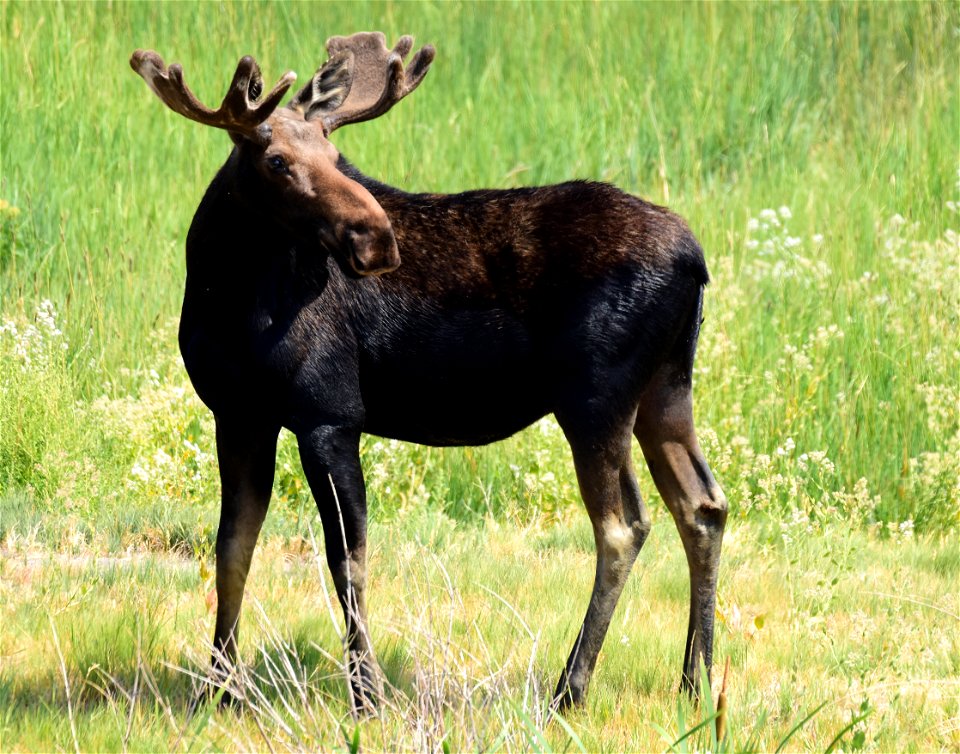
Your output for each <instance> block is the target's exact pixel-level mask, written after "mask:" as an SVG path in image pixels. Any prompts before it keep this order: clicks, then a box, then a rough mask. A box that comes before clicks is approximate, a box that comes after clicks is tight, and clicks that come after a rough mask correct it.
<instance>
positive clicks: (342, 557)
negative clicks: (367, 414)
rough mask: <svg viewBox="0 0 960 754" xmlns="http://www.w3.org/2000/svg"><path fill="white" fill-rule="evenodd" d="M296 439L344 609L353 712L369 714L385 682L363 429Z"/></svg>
mask: <svg viewBox="0 0 960 754" xmlns="http://www.w3.org/2000/svg"><path fill="white" fill-rule="evenodd" d="M297 439H298V441H299V444H300V458H301V460H302V462H303V470H304V471H305V472H306V475H307V481H308V482H309V484H310V489H311V491H312V492H313V496H314V498H315V499H316V501H317V509H318V510H319V512H320V521H321V523H322V524H323V539H324V544H325V547H326V553H327V565H328V566H329V568H330V573H331V575H332V576H333V583H334V586H335V587H336V590H337V597H338V599H339V600H340V606H341V607H342V608H343V616H344V623H345V624H346V643H347V671H348V673H349V677H350V691H351V704H352V711H353V713H354V714H355V715H357V714H361V713H370V712H373V711H374V709H375V708H376V705H377V701H378V699H379V698H380V697H381V696H382V685H381V681H380V670H379V667H378V666H377V660H376V656H375V655H374V652H373V645H372V644H371V642H370V634H369V632H368V631H367V606H366V583H367V573H366V542H367V494H366V488H365V486H364V482H363V471H362V470H361V467H360V454H359V445H360V431H359V430H355V429H348V428H342V427H330V426H323V427H319V428H317V429H314V430H313V431H311V432H307V433H301V434H298V435H297Z"/></svg>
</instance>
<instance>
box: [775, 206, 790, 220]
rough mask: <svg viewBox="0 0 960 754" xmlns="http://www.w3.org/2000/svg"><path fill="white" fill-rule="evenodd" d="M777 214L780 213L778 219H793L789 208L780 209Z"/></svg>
mask: <svg viewBox="0 0 960 754" xmlns="http://www.w3.org/2000/svg"><path fill="white" fill-rule="evenodd" d="M778 212H779V213H780V217H782V218H783V219H784V220H789V219H790V218H791V217H793V213H792V212H791V211H790V208H789V207H786V206H784V207H781V208H780V209H779V210H778Z"/></svg>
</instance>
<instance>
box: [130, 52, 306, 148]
mask: <svg viewBox="0 0 960 754" xmlns="http://www.w3.org/2000/svg"><path fill="white" fill-rule="evenodd" d="M130 67H131V68H133V70H135V71H136V72H137V73H139V74H140V75H141V76H142V77H143V80H144V81H146V82H147V84H148V86H149V87H150V88H151V89H153V91H154V93H155V94H156V95H157V96H158V97H159V98H160V99H161V100H162V101H163V103H164V104H165V105H166V106H167V107H169V108H170V109H171V110H173V111H175V112H178V113H180V115H183V116H184V117H186V118H189V119H190V120H195V121H197V122H198V123H203V124H204V125H206V126H214V127H216V128H223V129H226V130H227V131H230V132H231V133H232V134H236V135H238V136H242V137H244V138H247V139H259V138H260V136H259V134H258V131H257V126H259V125H260V124H261V123H263V122H264V121H265V120H266V119H267V118H269V117H270V114H271V113H272V112H273V111H274V110H275V109H276V108H277V105H279V104H280V100H281V99H283V95H284V94H286V92H287V89H289V88H290V87H291V85H292V84H293V82H294V81H296V79H297V74H295V73H294V72H293V71H288V72H287V73H285V74H284V75H283V76H282V77H281V79H280V81H278V82H277V85H276V86H274V87H273V89H272V90H271V91H270V93H269V94H267V96H266V97H264V98H263V99H260V95H261V93H262V92H263V77H262V76H261V75H260V67H259V66H258V65H257V61H255V60H254V59H253V58H252V57H250V56H249V55H247V56H245V57H243V58H241V59H240V62H239V63H238V64H237V72H236V73H235V74H234V75H233V81H232V82H231V84H230V88H229V89H228V90H227V95H226V96H225V97H224V98H223V103H222V104H221V105H220V107H219V109H217V110H211V109H210V108H209V107H206V106H205V105H203V104H202V103H201V102H200V100H198V99H197V98H196V96H195V95H194V94H193V92H191V91H190V89H188V88H187V85H186V84H185V83H184V81H183V68H182V67H181V66H180V65H179V64H178V63H174V64H173V65H171V66H170V67H169V68H168V67H166V66H165V65H164V62H163V58H161V57H160V56H159V55H158V54H157V53H155V52H154V51H153V50H137V51H136V52H134V53H133V55H131V56H130Z"/></svg>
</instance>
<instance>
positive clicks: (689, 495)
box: [634, 378, 727, 696]
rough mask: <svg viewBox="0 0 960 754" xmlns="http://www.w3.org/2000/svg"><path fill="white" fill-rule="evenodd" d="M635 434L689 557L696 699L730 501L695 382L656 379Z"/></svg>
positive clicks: (690, 664)
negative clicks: (702, 432) (706, 446)
mask: <svg viewBox="0 0 960 754" xmlns="http://www.w3.org/2000/svg"><path fill="white" fill-rule="evenodd" d="M634 432H635V434H636V436H637V439H638V440H639V441H640V447H641V448H642V449H643V455H644V458H645V459H646V461H647V465H648V466H649V468H650V474H651V476H652V477H653V481H654V484H656V486H657V489H658V490H659V492H660V495H661V496H662V497H663V499H664V502H665V503H666V505H667V508H669V510H670V513H671V514H672V516H673V519H674V522H675V523H676V525H677V529H678V530H679V532H680V539H681V541H682V542H683V547H684V550H685V551H686V555H687V565H688V567H689V569H690V619H689V624H688V627H687V643H686V650H685V652H684V659H683V677H682V681H681V688H683V689H684V690H685V691H687V692H688V693H690V694H692V695H694V696H696V695H697V694H698V692H699V688H700V683H699V664H700V662H701V661H702V662H703V664H704V666H705V667H706V669H707V673H708V678H709V673H710V666H711V664H712V662H713V627H714V612H715V610H716V600H717V571H718V568H719V565H720V544H721V540H722V539H723V530H724V526H725V525H726V520H727V499H726V497H725V496H724V494H723V492H722V490H721V489H720V487H719V485H718V484H717V482H716V480H715V479H714V478H713V474H712V473H711V472H710V468H709V466H707V462H706V460H705V459H704V457H703V453H702V451H701V450H700V445H699V443H698V442H697V437H696V434H695V433H694V428H693V407H692V397H691V390H690V384H689V381H687V380H671V379H658V378H655V379H654V381H653V384H652V385H651V387H650V388H649V389H648V390H647V391H646V392H645V394H644V398H643V400H642V402H641V404H640V409H639V411H638V414H637V423H636V425H635V427H634Z"/></svg>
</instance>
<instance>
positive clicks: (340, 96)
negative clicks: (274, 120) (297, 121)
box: [288, 50, 354, 120]
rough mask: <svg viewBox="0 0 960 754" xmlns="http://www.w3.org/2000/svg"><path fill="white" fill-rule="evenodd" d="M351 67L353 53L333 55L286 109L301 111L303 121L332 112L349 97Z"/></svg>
mask: <svg viewBox="0 0 960 754" xmlns="http://www.w3.org/2000/svg"><path fill="white" fill-rule="evenodd" d="M353 67H354V54H353V52H351V51H350V50H344V51H343V52H340V53H338V54H336V55H334V56H333V57H332V58H330V60H328V61H327V62H326V63H324V65H323V67H322V68H320V69H319V70H318V71H317V72H316V73H315V74H314V75H313V78H312V79H310V81H309V82H307V85H306V86H305V87H303V89H301V90H300V91H299V92H297V95H296V96H295V97H294V98H293V99H292V100H290V104H289V105H288V107H289V108H291V109H292V110H299V111H300V112H302V113H303V116H304V118H306V119H307V120H313V119H314V118H316V117H318V116H321V115H324V114H325V113H329V112H332V111H334V110H336V109H337V108H338V107H340V106H341V105H342V104H343V103H344V100H346V99H347V95H348V94H350V87H351V85H352V84H353Z"/></svg>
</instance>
